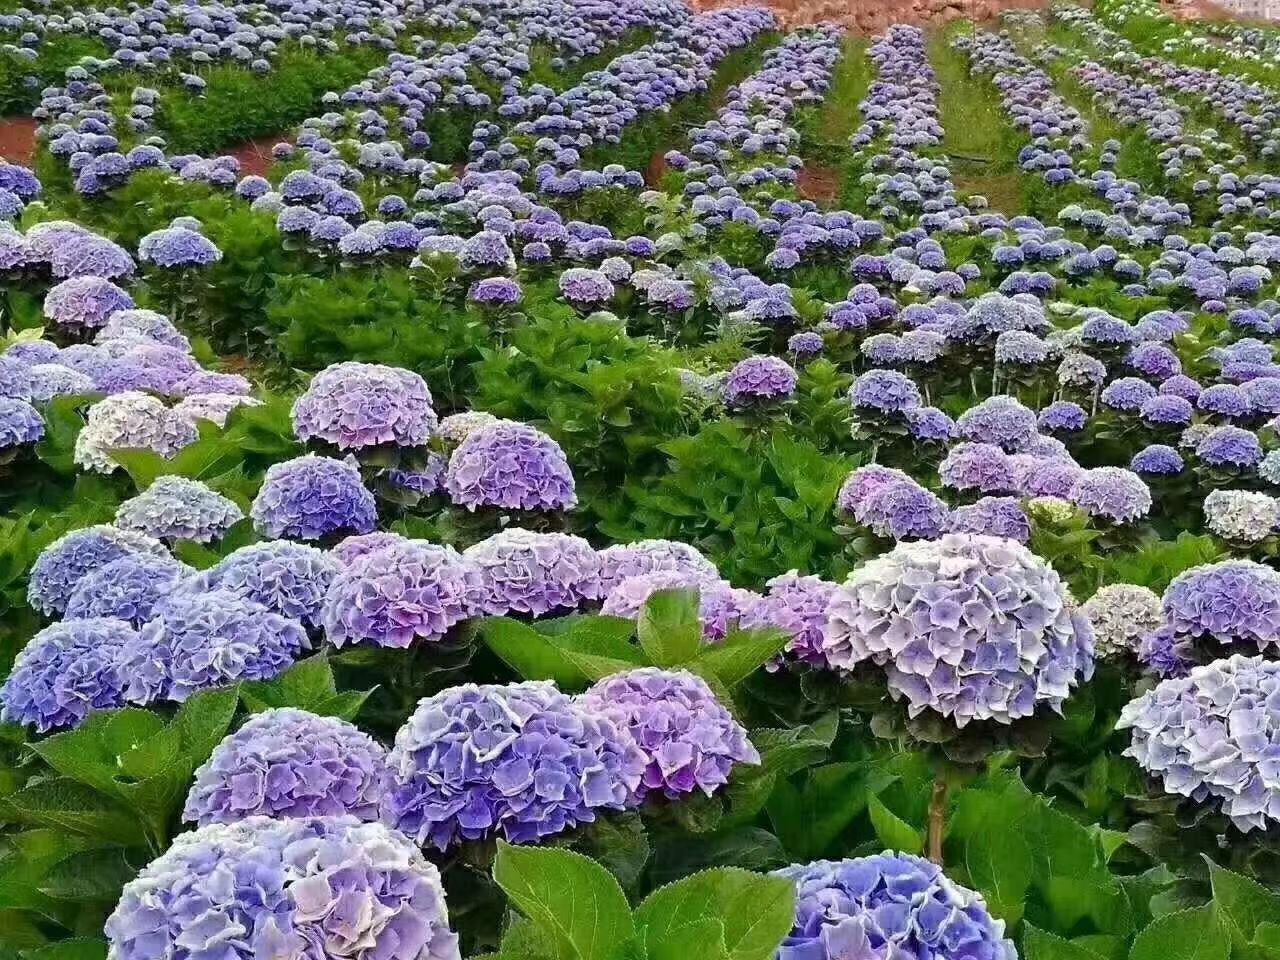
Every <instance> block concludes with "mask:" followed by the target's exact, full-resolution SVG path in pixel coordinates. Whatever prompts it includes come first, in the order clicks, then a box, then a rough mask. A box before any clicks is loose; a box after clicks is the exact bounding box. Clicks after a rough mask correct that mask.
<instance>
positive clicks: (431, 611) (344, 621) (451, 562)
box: [321, 540, 482, 647]
mask: <svg viewBox="0 0 1280 960" xmlns="http://www.w3.org/2000/svg"><path fill="white" fill-rule="evenodd" d="M481 595H482V586H481V578H480V572H479V570H477V569H476V567H475V565H474V564H472V563H470V562H468V561H467V560H466V559H464V558H463V557H462V555H461V554H459V553H458V552H457V551H456V550H454V549H453V548H452V547H446V546H439V545H437V544H434V543H427V542H426V541H424V540H404V541H401V542H399V543H393V544H390V545H388V546H385V547H381V548H379V549H376V550H373V551H372V552H370V553H368V554H367V555H365V556H364V557H363V558H361V559H358V560H356V561H355V562H353V563H351V564H350V565H349V566H347V567H345V568H343V569H342V570H340V571H339V572H338V574H337V575H336V576H335V577H334V579H333V583H332V585H331V586H330V587H329V592H328V595H327V596H326V598H325V603H324V609H323V610H322V612H321V622H322V624H323V625H324V630H325V634H326V635H327V637H328V639H329V642H330V643H332V644H333V645H334V646H337V647H342V646H346V645H348V644H357V643H370V644H374V645H376V646H380V647H407V646H409V644H410V643H412V642H413V641H414V639H415V638H419V637H420V638H422V639H424V640H428V641H436V640H440V639H442V638H443V637H444V635H445V634H446V633H448V632H449V630H450V629H451V628H452V627H453V626H455V625H456V624H458V623H461V622H462V621H463V620H466V619H467V618H469V617H472V616H474V615H475V614H476V613H477V611H478V609H479V604H480V597H481Z"/></svg>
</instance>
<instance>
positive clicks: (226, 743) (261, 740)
mask: <svg viewBox="0 0 1280 960" xmlns="http://www.w3.org/2000/svg"><path fill="white" fill-rule="evenodd" d="M386 762H387V752H386V750H384V749H383V747H382V745H381V744H379V743H378V742H377V741H376V740H374V739H373V738H372V737H370V736H369V735H368V734H366V733H363V732H361V731H360V729H359V728H358V727H356V726H354V725H352V724H350V723H347V722H346V721H345V720H339V719H337V718H336V717H319V716H316V715H315V714H314V713H308V712H307V711H306V710H297V709H294V708H293V707H282V708H279V709H274V710H266V711H263V712H262V713H259V714H255V715H254V716H253V717H251V718H249V720H248V721H246V722H245V724H244V726H242V727H241V728H240V729H239V730H237V731H236V732H235V733H232V734H229V735H228V736H227V737H226V738H224V739H223V741H222V742H221V743H220V744H218V746H217V747H215V748H214V750H213V753H212V754H210V756H209V759H208V760H207V761H205V763H204V764H203V765H202V766H201V767H200V769H198V770H197V771H196V774H195V783H193V784H192V786H191V790H190V792H189V793H188V794H187V802H186V806H185V807H184V809H183V811H182V819H184V820H186V821H188V822H191V823H195V824H197V825H199V826H202V827H203V826H205V825H207V824H210V823H234V822H235V821H237V820H244V819H245V818H247V817H253V816H260V815H261V816H268V817H281V818H283V817H315V816H339V815H343V814H346V815H349V816H352V817H355V818H356V819H359V820H377V819H378V818H379V816H380V811H379V804H380V803H381V801H382V795H383V793H384V791H385V787H386Z"/></svg>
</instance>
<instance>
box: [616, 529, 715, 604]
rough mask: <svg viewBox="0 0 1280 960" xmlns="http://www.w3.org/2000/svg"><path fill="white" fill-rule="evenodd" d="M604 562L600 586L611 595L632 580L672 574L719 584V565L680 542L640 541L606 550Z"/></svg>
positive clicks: (617, 545)
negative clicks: (618, 587) (658, 574)
mask: <svg viewBox="0 0 1280 960" xmlns="http://www.w3.org/2000/svg"><path fill="white" fill-rule="evenodd" d="M597 556H598V557H599V558H600V584H601V586H602V588H603V589H604V591H605V592H606V593H607V592H608V591H609V590H611V589H613V587H615V586H617V585H618V584H619V583H620V582H621V581H623V580H626V579H627V578H628V577H637V576H640V575H642V574H646V573H657V572H659V571H662V570H672V571H676V572H679V573H685V574H688V575H689V576H690V578H691V579H696V580H699V581H702V580H719V579H720V572H719V571H718V570H717V569H716V565H715V564H714V563H712V562H711V561H710V560H708V559H707V558H706V557H704V556H703V555H702V554H701V553H700V552H699V551H698V549H697V548H696V547H691V546H689V544H687V543H681V542H680V541H678V540H638V541H636V542H635V543H619V544H615V545H613V546H612V547H605V548H604V549H603V550H601V551H600V552H599V553H598V554H597Z"/></svg>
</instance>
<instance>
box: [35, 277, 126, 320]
mask: <svg viewBox="0 0 1280 960" xmlns="http://www.w3.org/2000/svg"><path fill="white" fill-rule="evenodd" d="M134 306H135V304H134V302H133V298H132V297H130V296H129V294H127V293H126V292H125V291H123V290H121V289H120V288H119V287H117V286H116V285H115V284H114V283H112V282H111V281H110V280H104V279H102V278H101V277H72V278H71V279H70V280H63V281H62V282H61V283H59V284H58V285H57V286H56V287H54V288H53V289H51V290H50V291H49V292H48V293H47V294H46V295H45V298H44V315H45V317H46V318H48V319H49V320H51V321H53V322H54V323H56V324H57V325H58V326H60V327H63V328H65V329H67V330H71V331H80V330H96V329H97V328H99V327H101V326H103V325H104V324H106V322H107V321H108V320H109V319H110V318H111V315H112V314H114V313H117V312H118V311H120V310H132V309H133V308H134Z"/></svg>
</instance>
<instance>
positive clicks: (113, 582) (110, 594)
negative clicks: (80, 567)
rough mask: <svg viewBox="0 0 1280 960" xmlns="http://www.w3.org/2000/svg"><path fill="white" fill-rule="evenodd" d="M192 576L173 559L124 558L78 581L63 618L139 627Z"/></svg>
mask: <svg viewBox="0 0 1280 960" xmlns="http://www.w3.org/2000/svg"><path fill="white" fill-rule="evenodd" d="M194 572H195V571H193V570H192V569H191V567H189V566H187V565H186V564H185V563H179V562H178V561H177V560H174V559H173V558H172V557H167V556H165V557H157V556H151V555H149V554H147V555H138V554H125V555H124V556H122V557H120V558H119V559H116V560H112V561H111V562H110V563H108V564H104V565H103V566H101V567H98V568H97V569H96V570H90V571H89V572H88V573H86V574H85V575H84V576H83V577H81V578H80V580H79V582H78V583H77V584H76V588H75V590H73V591H72V592H71V597H70V599H69V600H68V601H67V610H66V616H67V618H68V619H79V618H86V617H112V618H114V619H117V620H125V621H128V622H129V623H131V624H133V626H135V627H141V626H142V625H143V624H144V623H146V622H147V621H148V620H150V619H151V617H152V615H153V614H154V613H155V608H156V606H157V604H159V603H160V602H161V601H162V600H164V599H165V598H166V597H168V596H169V595H170V594H172V593H173V591H174V588H175V587H176V586H177V585H178V582H179V581H181V580H182V579H183V578H185V577H187V576H189V575H190V574H192V573H194Z"/></svg>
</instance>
